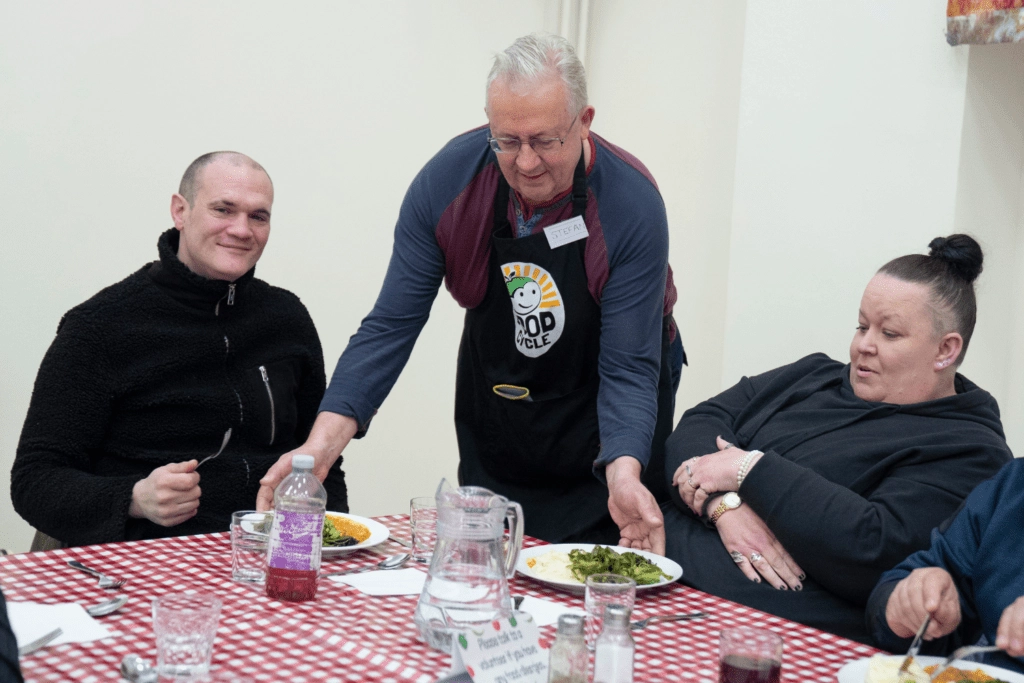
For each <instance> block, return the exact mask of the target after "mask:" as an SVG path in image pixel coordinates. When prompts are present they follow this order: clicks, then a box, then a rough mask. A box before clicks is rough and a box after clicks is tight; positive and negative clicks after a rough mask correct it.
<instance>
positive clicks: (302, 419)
mask: <svg viewBox="0 0 1024 683" xmlns="http://www.w3.org/2000/svg"><path fill="white" fill-rule="evenodd" d="M296 305H297V306H298V307H299V308H300V309H301V323H300V325H299V329H300V331H301V335H302V341H303V346H304V347H305V348H306V349H307V351H308V353H309V357H308V361H309V362H308V364H307V365H306V367H305V368H304V371H303V375H302V380H301V383H300V385H299V389H298V392H297V399H296V400H297V401H298V421H297V422H296V427H295V440H296V441H297V442H298V443H300V444H301V443H305V441H306V439H307V438H309V433H310V431H312V429H313V422H314V421H316V416H317V414H318V413H319V412H320V401H321V399H323V397H324V389H326V388H327V379H326V376H325V375H324V352H323V349H322V348H321V346H320V335H318V334H317V331H316V326H315V325H314V324H313V319H312V318H311V317H310V315H309V311H307V310H306V307H305V306H303V305H302V303H301V302H299V301H298V300H296Z"/></svg>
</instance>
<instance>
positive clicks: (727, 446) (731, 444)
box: [725, 441, 736, 448]
mask: <svg viewBox="0 0 1024 683" xmlns="http://www.w3.org/2000/svg"><path fill="white" fill-rule="evenodd" d="M725 447H726V448H736V445H735V444H734V443H733V442H731V441H726V442H725Z"/></svg>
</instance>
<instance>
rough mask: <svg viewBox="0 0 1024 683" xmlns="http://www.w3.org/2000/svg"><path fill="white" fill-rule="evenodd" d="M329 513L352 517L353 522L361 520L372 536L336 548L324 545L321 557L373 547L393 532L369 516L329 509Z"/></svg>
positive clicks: (347, 517) (345, 553)
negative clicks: (353, 543)
mask: <svg viewBox="0 0 1024 683" xmlns="http://www.w3.org/2000/svg"><path fill="white" fill-rule="evenodd" d="M327 514H329V515H337V516H338V517H344V518H346V519H350V520H352V521H353V522H359V523H360V524H362V525H363V526H365V527H366V528H367V529H369V530H370V537H369V538H368V539H366V540H365V541H363V542H362V543H356V544H355V545H346V546H341V547H335V548H328V547H324V549H323V550H322V551H321V553H320V556H321V557H326V558H331V557H341V556H342V555H348V554H349V553H352V552H355V551H357V550H364V549H366V548H372V547H373V546H375V545H380V544H381V543H383V542H384V541H386V540H388V537H389V536H390V535H391V532H390V531H388V528H387V527H386V526H384V525H383V524H381V523H380V522H376V521H374V520H372V519H369V518H368V517H360V516H359V515H350V514H348V513H346V512H331V511H330V510H328V511H327Z"/></svg>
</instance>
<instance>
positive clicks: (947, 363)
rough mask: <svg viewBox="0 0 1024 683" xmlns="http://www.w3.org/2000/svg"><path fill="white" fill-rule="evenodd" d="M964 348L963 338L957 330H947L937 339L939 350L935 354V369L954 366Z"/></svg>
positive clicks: (940, 369)
mask: <svg viewBox="0 0 1024 683" xmlns="http://www.w3.org/2000/svg"><path fill="white" fill-rule="evenodd" d="M963 348H964V338H963V337H961V336H960V333H959V332H948V333H946V334H945V335H943V336H942V339H940V340H939V352H938V354H936V356H935V371H936V372H941V371H942V370H945V369H946V368H948V367H951V366H955V365H956V361H957V359H958V358H959V357H960V352H961V351H962V350H963Z"/></svg>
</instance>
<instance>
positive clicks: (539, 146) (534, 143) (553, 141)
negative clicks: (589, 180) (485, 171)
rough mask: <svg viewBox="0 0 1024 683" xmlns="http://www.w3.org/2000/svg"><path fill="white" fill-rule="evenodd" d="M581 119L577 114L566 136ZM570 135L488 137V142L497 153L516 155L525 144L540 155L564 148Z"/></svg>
mask: <svg viewBox="0 0 1024 683" xmlns="http://www.w3.org/2000/svg"><path fill="white" fill-rule="evenodd" d="M578 120H579V117H578V116H577V117H576V119H574V120H573V122H572V125H571V126H569V130H568V131H566V133H565V134H566V136H568V135H569V133H571V132H572V129H573V128H575V127H576V121H578ZM567 139H568V137H564V138H530V139H529V140H520V139H519V138H492V137H488V138H487V144H489V145H490V146H491V149H493V150H494V153H495V154H510V155H512V156H515V155H516V154H519V151H520V150H521V149H522V148H523V145H524V144H527V145H529V146H530V147H531V148H532V149H533V151H534V152H535V153H536V154H538V155H543V154H550V153H552V152H555V151H557V150H560V149H561V148H562V145H564V144H565V141H566V140H567Z"/></svg>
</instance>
